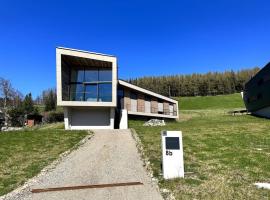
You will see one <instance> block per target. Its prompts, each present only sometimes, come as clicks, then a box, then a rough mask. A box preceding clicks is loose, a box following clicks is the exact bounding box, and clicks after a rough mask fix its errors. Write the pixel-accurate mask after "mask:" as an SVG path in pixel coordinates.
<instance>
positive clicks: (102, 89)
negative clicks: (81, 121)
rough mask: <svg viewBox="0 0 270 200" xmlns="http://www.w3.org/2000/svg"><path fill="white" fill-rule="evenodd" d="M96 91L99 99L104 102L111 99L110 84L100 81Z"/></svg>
mask: <svg viewBox="0 0 270 200" xmlns="http://www.w3.org/2000/svg"><path fill="white" fill-rule="evenodd" d="M98 93H99V101H105V102H110V101H112V84H111V83H100V84H99V89H98Z"/></svg>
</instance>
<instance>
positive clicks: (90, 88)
mask: <svg viewBox="0 0 270 200" xmlns="http://www.w3.org/2000/svg"><path fill="white" fill-rule="evenodd" d="M85 101H97V84H91V85H85Z"/></svg>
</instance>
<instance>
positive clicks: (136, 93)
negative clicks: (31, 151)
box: [56, 47, 178, 129]
mask: <svg viewBox="0 0 270 200" xmlns="http://www.w3.org/2000/svg"><path fill="white" fill-rule="evenodd" d="M117 72H118V71H117V58H116V57H115V56H111V55H105V54H100V53H93V52H88V51H81V50H76V49H68V48H62V47H58V48H57V49H56V74H57V105H59V106H63V108H64V118H65V129H114V128H115V127H119V126H120V128H127V119H128V116H129V117H130V116H144V117H152V118H153V117H154V118H168V119H177V118H178V102H177V101H176V100H174V99H171V98H168V97H165V96H162V95H160V94H157V93H154V92H151V91H149V90H146V89H143V88H140V87H138V86H135V85H132V84H130V83H128V82H125V81H122V80H118V76H117Z"/></svg>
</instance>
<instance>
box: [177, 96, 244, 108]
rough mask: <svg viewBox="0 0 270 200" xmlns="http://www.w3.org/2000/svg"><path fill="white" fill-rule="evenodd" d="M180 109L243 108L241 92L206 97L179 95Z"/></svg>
mask: <svg viewBox="0 0 270 200" xmlns="http://www.w3.org/2000/svg"><path fill="white" fill-rule="evenodd" d="M176 99H177V100H178V101H179V109H180V110H213V109H235V108H243V107H244V103H243V101H242V99H241V95H240V94H239V93H236V94H229V95H218V96H204V97H179V98H176Z"/></svg>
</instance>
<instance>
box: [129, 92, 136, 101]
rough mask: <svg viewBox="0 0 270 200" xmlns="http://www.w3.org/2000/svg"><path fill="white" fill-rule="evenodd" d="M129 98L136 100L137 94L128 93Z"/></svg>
mask: <svg viewBox="0 0 270 200" xmlns="http://www.w3.org/2000/svg"><path fill="white" fill-rule="evenodd" d="M130 98H131V99H135V100H136V99H137V94H135V93H133V92H130Z"/></svg>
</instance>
